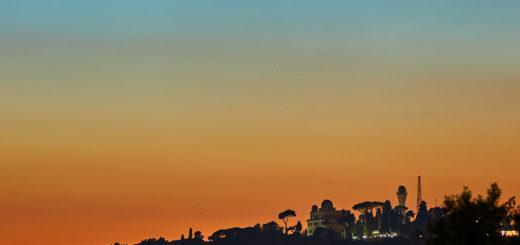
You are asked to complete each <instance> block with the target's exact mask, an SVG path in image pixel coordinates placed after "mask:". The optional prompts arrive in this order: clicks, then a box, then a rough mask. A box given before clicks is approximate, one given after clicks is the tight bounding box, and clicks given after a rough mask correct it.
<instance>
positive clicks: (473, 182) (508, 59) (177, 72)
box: [0, 0, 520, 245]
mask: <svg viewBox="0 0 520 245" xmlns="http://www.w3.org/2000/svg"><path fill="white" fill-rule="evenodd" d="M519 11H520V1H478V0H471V1H469V0H468V1H398V2H395V1H387V0H371V1H326V2H325V1H304V0H298V1H296V0H295V1H265V0H264V1H239V0H237V1H224V0H222V1H210V0H207V1H194V0H190V1H188V0H186V1H166V0H164V1H137V0H130V1H107V0H89V1H81V2H80V1H65V0H64V1H51V0H46V1H36V0H34V1H29V0H27V1H25V0H23V1H20V0H2V1H0V126H1V128H0V129H1V132H0V244H77V245H87V244H110V243H113V242H122V243H129V244H133V243H137V242H139V241H141V240H143V239H145V238H151V237H159V236H163V237H165V238H166V239H168V240H172V239H179V238H180V236H181V234H182V233H184V234H185V235H187V232H188V229H189V228H190V227H193V229H194V230H201V231H202V233H203V235H204V236H205V237H208V236H209V235H211V233H212V232H214V231H216V230H217V229H221V228H230V227H235V226H240V227H243V226H252V225H254V224H256V223H266V222H268V221H271V220H276V221H279V220H277V218H278V213H279V212H281V211H283V210H285V209H288V208H291V209H294V210H295V211H296V213H297V217H295V218H293V219H290V220H289V222H290V223H291V224H295V223H296V222H297V220H300V221H302V223H304V224H305V222H304V221H305V220H306V219H307V218H309V212H310V209H311V206H312V205H313V204H318V205H319V204H320V203H321V201H323V199H326V198H328V199H330V200H332V202H333V203H334V205H335V206H336V208H338V209H343V208H344V209H351V208H352V206H353V205H354V204H355V203H358V202H362V201H368V200H370V201H375V200H378V201H384V200H390V201H391V202H392V204H393V205H395V204H396V203H397V198H396V191H397V187H398V186H399V185H405V186H406V187H407V189H408V192H409V194H408V200H407V206H409V207H411V208H414V206H415V198H416V191H417V183H416V181H417V179H416V178H417V174H418V173H419V172H420V173H421V176H422V184H423V186H422V191H423V198H424V199H425V200H426V201H427V203H428V205H429V206H434V204H435V200H437V203H438V205H441V203H442V200H443V197H444V195H447V194H455V193H459V192H460V191H461V190H462V187H463V186H465V185H466V186H469V187H470V188H471V189H472V190H474V191H475V192H476V193H483V192H484V191H485V190H486V188H487V187H488V186H489V184H490V183H492V182H495V181H496V182H498V184H499V185H500V186H501V187H502V189H503V191H504V195H505V196H506V197H509V196H513V195H516V196H520V178H519V173H520V164H519V163H520V31H519V30H520V15H519V14H518V13H519ZM279 223H281V222H279Z"/></svg>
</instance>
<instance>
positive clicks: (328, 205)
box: [321, 199, 334, 209]
mask: <svg viewBox="0 0 520 245" xmlns="http://www.w3.org/2000/svg"><path fill="white" fill-rule="evenodd" d="M333 207H334V206H333V205H332V202H331V201H330V200H328V199H327V200H324V201H323V202H322V203H321V208H323V209H332V208H333Z"/></svg>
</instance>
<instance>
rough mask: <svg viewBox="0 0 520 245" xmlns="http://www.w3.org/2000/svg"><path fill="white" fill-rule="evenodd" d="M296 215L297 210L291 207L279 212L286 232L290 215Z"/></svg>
mask: <svg viewBox="0 0 520 245" xmlns="http://www.w3.org/2000/svg"><path fill="white" fill-rule="evenodd" d="M294 216H296V212H294V210H291V209H287V210H285V211H283V212H281V213H280V214H278V218H279V219H281V220H282V221H283V223H284V225H285V234H287V233H288V230H287V221H289V217H294Z"/></svg>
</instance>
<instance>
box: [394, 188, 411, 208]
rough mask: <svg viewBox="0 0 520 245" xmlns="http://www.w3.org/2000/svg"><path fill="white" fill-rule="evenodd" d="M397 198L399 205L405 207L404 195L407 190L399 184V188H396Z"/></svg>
mask: <svg viewBox="0 0 520 245" xmlns="http://www.w3.org/2000/svg"><path fill="white" fill-rule="evenodd" d="M396 194H397V200H398V201H399V206H402V207H405V206H406V196H407V194H408V192H407V191H406V188H405V187H404V186H403V185H401V186H399V188H397V193H396Z"/></svg>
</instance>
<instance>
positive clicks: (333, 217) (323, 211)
mask: <svg viewBox="0 0 520 245" xmlns="http://www.w3.org/2000/svg"><path fill="white" fill-rule="evenodd" d="M342 213H343V212H342V211H341V210H339V211H338V210H336V208H334V205H332V202H331V201H330V200H324V201H323V202H322V203H321V207H320V208H318V206H316V205H313V206H312V209H311V217H310V219H308V220H307V236H312V235H313V234H314V233H315V231H316V229H317V228H318V227H321V228H324V229H327V230H328V229H331V230H334V231H335V232H336V233H338V234H339V235H340V236H341V238H342V239H345V238H347V232H346V230H345V226H344V225H342V224H340V223H339V220H340V219H341V217H342Z"/></svg>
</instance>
